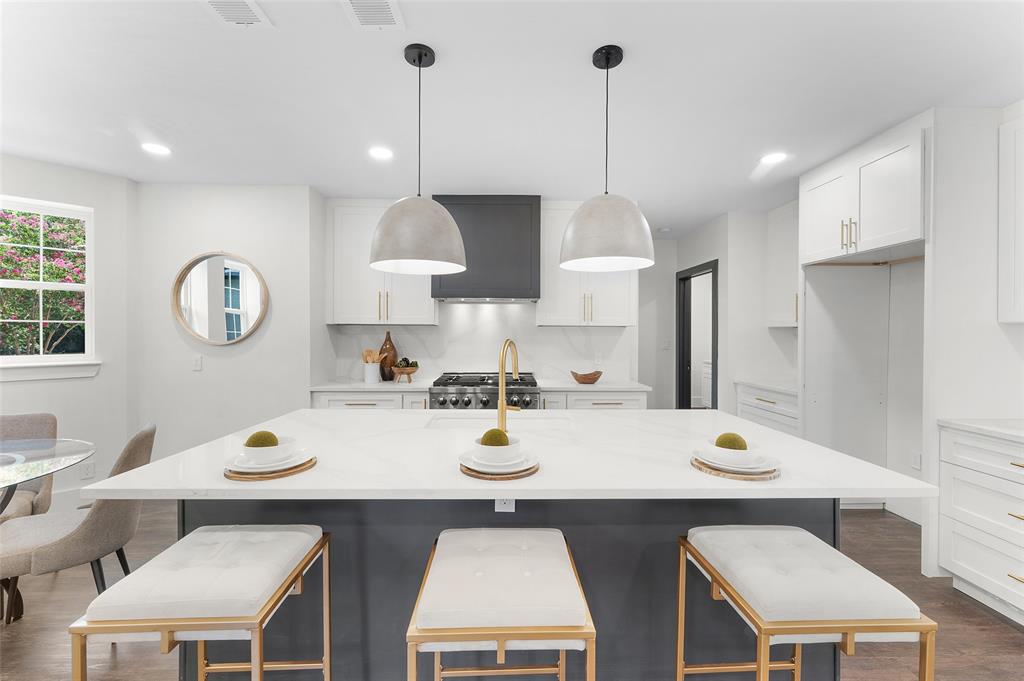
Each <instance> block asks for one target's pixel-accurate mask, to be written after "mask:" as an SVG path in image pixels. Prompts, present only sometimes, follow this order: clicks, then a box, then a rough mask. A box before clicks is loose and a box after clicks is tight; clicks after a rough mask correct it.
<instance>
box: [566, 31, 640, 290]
mask: <svg viewBox="0 0 1024 681" xmlns="http://www.w3.org/2000/svg"><path fill="white" fill-rule="evenodd" d="M622 56H623V55H622V48H621V47H619V46H618V45H605V46H604V47H599V48H598V49H597V50H596V51H595V52H594V57H593V62H594V66H596V67H597V68H599V69H601V70H603V71H604V74H605V81H604V194H600V195H598V196H595V197H594V198H592V199H588V200H587V201H584V202H583V204H582V205H581V206H580V207H579V208H577V209H576V212H575V213H573V214H572V217H571V218H569V225H568V226H567V227H566V228H565V234H564V235H563V236H562V254H561V257H560V258H559V264H560V265H561V267H562V269H566V270H575V271H578V272H620V271H625V270H640V269H643V268H645V267H650V266H651V265H653V264H654V241H653V239H652V238H651V228H650V226H649V225H648V224H647V218H645V217H644V214H643V213H642V212H641V211H640V208H639V206H637V205H636V203H635V202H634V201H633V200H632V199H629V198H626V197H625V196H620V195H618V194H609V193H608V75H609V72H610V71H611V70H612V69H613V68H615V67H616V66H618V65H619V64H621V63H622Z"/></svg>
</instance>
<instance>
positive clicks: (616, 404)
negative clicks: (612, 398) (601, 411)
mask: <svg viewBox="0 0 1024 681" xmlns="http://www.w3.org/2000/svg"><path fill="white" fill-rule="evenodd" d="M590 404H592V405H593V406H595V407H621V406H622V405H623V403H622V402H591V403H590Z"/></svg>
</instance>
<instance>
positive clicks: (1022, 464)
mask: <svg viewBox="0 0 1024 681" xmlns="http://www.w3.org/2000/svg"><path fill="white" fill-rule="evenodd" d="M939 452H940V455H941V457H942V460H943V461H948V462H949V463H955V464H956V465H958V466H963V467H964V468H970V469H972V470H976V471H981V472H982V473H988V474H989V475H995V476H996V477H999V478H1003V479H1004V480H1012V481H1014V482H1019V483H1024V446H1021V445H1019V444H1016V443H1013V442H1008V441H1006V440H1000V439H997V438H992V437H985V436H984V435H976V434H974V433H965V432H963V431H960V430H952V429H950V428H940V429H939Z"/></svg>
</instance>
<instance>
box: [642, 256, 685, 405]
mask: <svg viewBox="0 0 1024 681" xmlns="http://www.w3.org/2000/svg"><path fill="white" fill-rule="evenodd" d="M676 248H677V246H676V242H675V240H668V239H655V240H654V265H653V266H652V267H648V268H647V269H643V270H640V276H639V286H640V309H639V317H638V325H637V336H638V346H639V352H640V359H639V380H640V382H641V383H643V384H645V385H649V386H651V388H652V390H651V392H650V394H649V395H648V396H647V406H648V407H649V408H650V409H675V407H676V393H675V385H676V381H675V375H676V272H677V271H678V269H679V268H678V267H676Z"/></svg>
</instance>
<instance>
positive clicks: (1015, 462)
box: [1010, 461, 1024, 468]
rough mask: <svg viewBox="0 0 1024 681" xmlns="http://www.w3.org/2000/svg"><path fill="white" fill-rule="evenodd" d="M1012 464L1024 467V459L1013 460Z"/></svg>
mask: <svg viewBox="0 0 1024 681" xmlns="http://www.w3.org/2000/svg"><path fill="white" fill-rule="evenodd" d="M1010 465H1011V466H1016V467H1017V468H1024V461H1011V462H1010Z"/></svg>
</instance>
